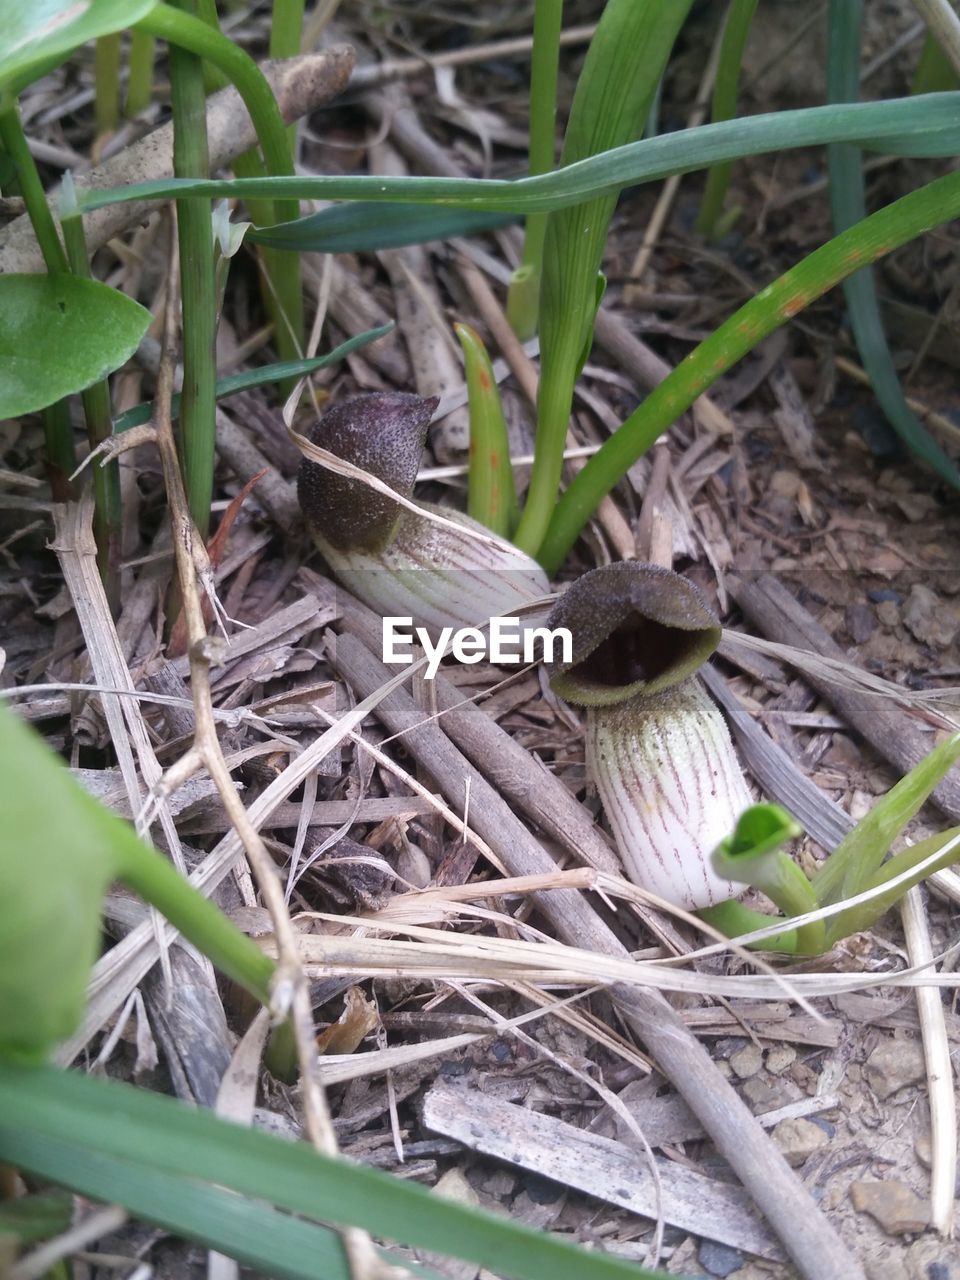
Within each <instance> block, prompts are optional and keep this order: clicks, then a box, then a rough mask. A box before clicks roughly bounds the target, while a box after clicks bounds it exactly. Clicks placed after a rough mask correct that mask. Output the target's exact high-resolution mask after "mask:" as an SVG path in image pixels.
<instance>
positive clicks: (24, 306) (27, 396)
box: [0, 275, 151, 418]
mask: <svg viewBox="0 0 960 1280" xmlns="http://www.w3.org/2000/svg"><path fill="white" fill-rule="evenodd" d="M150 319H151V317H150V312H149V311H147V309H146V308H145V307H141V306H140V304H139V302H134V300H133V299H132V298H128V297H126V296H125V295H124V294H122V293H118V292H117V290H116V289H111V288H109V286H108V285H105V284H100V283H99V282H98V281H96V280H81V279H79V278H77V277H76V276H71V275H52V276H51V275H0V418H14V417H18V416H19V415H20V414H23V413H33V412H34V411H35V410H37V409H43V408H45V407H46V406H47V405H49V404H53V403H54V402H55V401H57V400H61V399H62V398H63V397H64V396H67V395H71V394H72V393H73V392H75V391H83V390H85V389H86V388H87V387H89V386H91V385H92V384H93V383H95V382H99V381H100V379H101V378H105V377H106V375H107V374H108V373H111V372H112V371H113V370H114V369H118V368H119V367H120V365H122V364H123V363H124V362H125V361H127V360H129V358H130V356H132V355H133V353H134V351H136V349H137V346H138V344H139V342H140V339H141V338H142V337H143V335H144V334H145V333H146V331H147V326H148V325H149V323H150Z"/></svg>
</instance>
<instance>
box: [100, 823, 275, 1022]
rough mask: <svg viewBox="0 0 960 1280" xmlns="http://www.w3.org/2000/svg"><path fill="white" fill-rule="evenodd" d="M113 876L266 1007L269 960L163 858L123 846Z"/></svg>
mask: <svg viewBox="0 0 960 1280" xmlns="http://www.w3.org/2000/svg"><path fill="white" fill-rule="evenodd" d="M117 876H118V878H119V879H120V880H122V881H123V883H124V884H125V885H127V886H128V887H129V888H131V889H133V890H134V892H135V893H138V894H139V895H140V897H141V898H143V899H144V901H145V902H149V903H150V905H151V906H154V907H156V908H157V910H158V911H160V912H161V913H162V914H163V915H164V916H165V917H166V918H167V919H168V920H169V921H170V923H171V924H172V925H173V926H174V928H176V929H179V931H180V932H181V933H182V934H183V936H184V937H185V938H186V939H187V940H188V941H190V942H192V943H193V945H194V946H195V947H197V949H198V950H200V951H202V952H203V954H204V955H205V956H207V957H208V959H210V960H211V961H212V962H213V964H214V965H216V967H217V968H218V969H219V970H220V971H221V972H222V973H224V974H226V975H227V977H228V978H231V979H232V980H233V981H234V982H237V983H239V984H240V986H242V987H243V988H244V990H246V991H249V992H250V994H251V995H252V996H254V997H255V998H256V999H257V1000H259V1001H260V1003H261V1004H263V1005H269V1003H270V979H271V978H272V976H273V971H274V967H275V966H274V963H273V961H272V960H271V959H270V957H269V956H266V955H264V953H263V952H262V951H261V950H260V948H259V947H258V946H257V944H256V943H255V942H252V941H251V940H250V939H249V938H248V937H247V936H246V934H244V933H241V932H240V930H239V929H238V928H237V926H236V925H235V924H233V923H232V922H231V921H230V920H228V918H227V917H226V916H225V915H224V914H223V912H222V911H221V910H220V909H219V907H217V906H215V905H214V903H212V902H211V901H210V900H209V898H205V897H204V896H203V894H202V893H199V892H198V891H197V890H196V889H195V888H194V887H193V885H192V884H190V882H189V881H188V880H186V879H184V877H183V876H182V875H181V874H180V873H179V871H177V870H176V868H175V867H174V866H173V865H172V864H171V863H169V862H168V861H167V859H166V858H164V857H163V856H162V855H161V854H159V853H156V852H154V850H152V849H149V848H147V847H145V846H140V847H137V848H125V849H123V850H122V853H121V861H120V865H119V867H118V869H117Z"/></svg>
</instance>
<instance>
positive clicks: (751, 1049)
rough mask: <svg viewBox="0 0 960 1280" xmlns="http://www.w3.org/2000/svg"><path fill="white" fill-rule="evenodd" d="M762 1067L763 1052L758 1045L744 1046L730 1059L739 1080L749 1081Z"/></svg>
mask: <svg viewBox="0 0 960 1280" xmlns="http://www.w3.org/2000/svg"><path fill="white" fill-rule="evenodd" d="M762 1066H763V1051H762V1050H761V1048H760V1046H759V1045H756V1044H748V1045H744V1047H743V1048H742V1049H738V1050H737V1052H736V1053H735V1054H733V1056H732V1057H731V1059H730V1067H731V1069H732V1071H733V1074H734V1075H735V1076H736V1077H737V1079H738V1080H749V1079H750V1077H751V1076H755V1075H756V1074H757V1072H758V1071H759V1070H760V1068H761V1067H762Z"/></svg>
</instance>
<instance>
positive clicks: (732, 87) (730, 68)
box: [697, 0, 758, 239]
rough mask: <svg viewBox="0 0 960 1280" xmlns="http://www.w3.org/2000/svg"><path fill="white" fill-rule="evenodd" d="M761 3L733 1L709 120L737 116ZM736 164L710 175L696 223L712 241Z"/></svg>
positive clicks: (727, 163)
mask: <svg viewBox="0 0 960 1280" xmlns="http://www.w3.org/2000/svg"><path fill="white" fill-rule="evenodd" d="M757 3H758V0H730V8H729V10H728V11H727V21H726V24H725V25H724V28H723V40H722V41H721V45H720V60H719V62H718V63H717V78H716V82H715V84H714V87H713V103H712V106H711V111H710V119H711V120H713V121H717V120H731V119H732V118H733V117H734V116H735V115H736V114H737V90H738V89H739V87H740V63H741V62H742V61H743V51H744V49H745V48H746V44H747V37H748V36H749V35H750V27H751V25H752V24H753V15H754V13H755V12H756V9H757ZM732 173H733V162H732V161H730V160H727V161H725V162H724V163H723V164H715V165H713V166H712V168H711V169H710V172H709V174H708V175H707V185H706V189H705V191H704V193H703V203H702V205H701V206H700V216H699V218H698V219H697V230H698V231H699V232H700V233H701V234H702V235H705V236H707V237H709V238H711V239H712V238H713V237H714V236H715V235H716V234H717V224H718V223H719V221H720V217H721V215H722V213H723V203H724V201H725V200H726V198H727V189H728V188H729V186H730V176H731V174H732Z"/></svg>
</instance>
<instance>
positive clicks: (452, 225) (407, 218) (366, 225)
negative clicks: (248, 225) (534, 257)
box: [247, 200, 517, 253]
mask: <svg viewBox="0 0 960 1280" xmlns="http://www.w3.org/2000/svg"><path fill="white" fill-rule="evenodd" d="M516 221H517V216H516V215H514V214H510V213H487V212H486V210H482V209H481V210H479V211H474V210H470V209H442V208H441V209H438V208H437V207H436V206H435V205H432V204H424V205H409V204H407V205H403V206H402V207H396V206H392V205H382V204H373V203H371V202H367V201H363V200H358V201H356V202H355V203H351V204H349V205H334V206H333V207H332V208H330V209H322V210H321V211H320V213H312V214H310V215H309V217H306V218H298V219H297V221H296V222H286V223H280V224H278V225H277V226H275V227H258V228H255V229H253V230H251V231H248V232H247V239H248V240H249V241H250V242H251V243H253V244H264V245H269V246H270V247H271V248H272V249H295V250H298V251H300V252H303V251H310V252H313V253H374V252H376V250H377V249H397V248H400V247H401V246H402V245H407V244H428V243H429V242H430V241H431V240H449V238H450V237H451V236H471V235H475V234H476V233H477V232H479V231H495V230H497V228H498V227H507V226H510V224H511V223H513V222H516Z"/></svg>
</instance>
